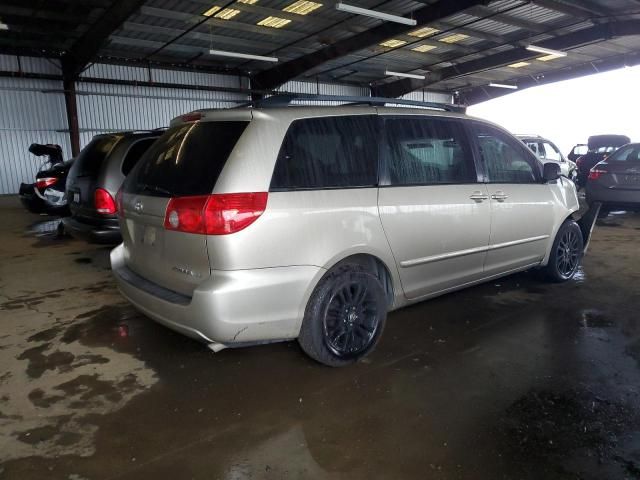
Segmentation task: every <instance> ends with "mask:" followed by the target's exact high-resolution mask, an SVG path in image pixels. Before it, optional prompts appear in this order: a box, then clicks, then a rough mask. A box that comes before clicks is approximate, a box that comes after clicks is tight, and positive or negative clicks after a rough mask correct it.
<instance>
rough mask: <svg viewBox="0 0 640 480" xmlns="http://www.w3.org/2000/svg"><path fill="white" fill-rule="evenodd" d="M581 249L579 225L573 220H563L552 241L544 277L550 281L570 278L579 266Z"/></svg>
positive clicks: (582, 244) (582, 247)
mask: <svg viewBox="0 0 640 480" xmlns="http://www.w3.org/2000/svg"><path fill="white" fill-rule="evenodd" d="M583 250H584V241H583V238H582V231H581V230H580V227H579V226H578V224H577V223H576V222H574V221H573V220H567V221H565V222H564V223H563V224H562V225H561V226H560V229H559V230H558V234H557V235H556V238H555V240H554V241H553V246H552V247H551V255H549V263H548V264H547V266H546V267H545V268H544V273H545V277H546V279H547V280H549V281H551V282H566V281H567V280H571V279H572V278H573V276H574V275H575V274H576V272H577V271H578V267H580V261H581V260H582V255H583Z"/></svg>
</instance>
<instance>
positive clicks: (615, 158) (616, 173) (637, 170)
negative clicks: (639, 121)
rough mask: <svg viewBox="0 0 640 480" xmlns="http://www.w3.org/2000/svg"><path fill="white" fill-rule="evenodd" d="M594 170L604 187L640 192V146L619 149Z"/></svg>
mask: <svg viewBox="0 0 640 480" xmlns="http://www.w3.org/2000/svg"><path fill="white" fill-rule="evenodd" d="M593 170H594V171H596V175H597V176H598V183H599V184H600V185H601V186H603V187H606V188H611V189H614V190H640V145H629V146H627V147H623V148H621V149H619V150H618V151H616V152H615V153H614V154H613V155H611V157H610V158H608V159H607V161H606V162H604V163H600V164H598V165H596V166H595V167H594V169H593ZM598 173H599V175H598ZM592 177H593V175H592Z"/></svg>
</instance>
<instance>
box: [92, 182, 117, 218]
mask: <svg viewBox="0 0 640 480" xmlns="http://www.w3.org/2000/svg"><path fill="white" fill-rule="evenodd" d="M93 204H94V206H95V207H96V211H97V212H98V213H104V214H106V215H113V214H114V213H116V211H117V209H116V202H115V201H114V200H113V197H112V196H111V194H110V193H109V192H107V191H106V190H105V189H104V188H96V191H95V192H94V194H93Z"/></svg>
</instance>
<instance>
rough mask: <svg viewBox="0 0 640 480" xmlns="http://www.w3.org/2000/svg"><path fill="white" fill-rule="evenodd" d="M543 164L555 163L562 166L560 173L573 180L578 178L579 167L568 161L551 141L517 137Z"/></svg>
mask: <svg viewBox="0 0 640 480" xmlns="http://www.w3.org/2000/svg"><path fill="white" fill-rule="evenodd" d="M516 137H518V138H519V139H520V140H522V141H523V142H524V144H525V145H526V146H527V147H529V148H530V149H531V150H532V151H533V153H535V154H536V155H537V156H538V158H539V159H540V160H541V161H542V162H543V163H547V162H554V163H557V164H558V165H560V173H561V174H562V175H564V176H565V177H567V178H570V179H571V180H574V181H575V179H576V177H577V176H578V166H577V165H576V164H575V162H572V161H571V160H568V159H567V158H565V156H564V155H563V154H562V152H561V151H560V149H559V148H558V147H556V145H555V144H554V143H553V142H552V141H551V140H547V139H546V138H544V137H541V136H540V135H516Z"/></svg>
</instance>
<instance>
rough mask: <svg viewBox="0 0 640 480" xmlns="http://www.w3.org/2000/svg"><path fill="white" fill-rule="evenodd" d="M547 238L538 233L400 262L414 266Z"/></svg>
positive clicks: (402, 264) (403, 264)
mask: <svg viewBox="0 0 640 480" xmlns="http://www.w3.org/2000/svg"><path fill="white" fill-rule="evenodd" d="M547 238H549V235H539V236H537V237H531V238H523V239H522V240H514V241H512V242H504V243H498V244H496V245H487V246H486V247H477V248H470V249H468V250H460V251H458V252H451V253H445V254H443V255H433V256H431V257H423V258H416V259H413V260H404V261H402V262H400V266H401V267H402V268H407V267H415V266H417V265H424V264H425V263H432V262H439V261H440V260H448V259H451V258H456V257H463V256H465V255H473V254H474V253H482V252H489V251H491V250H498V249H500V248H507V247H514V246H516V245H522V244H524V243H531V242H538V241H540V240H545V239H547Z"/></svg>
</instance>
